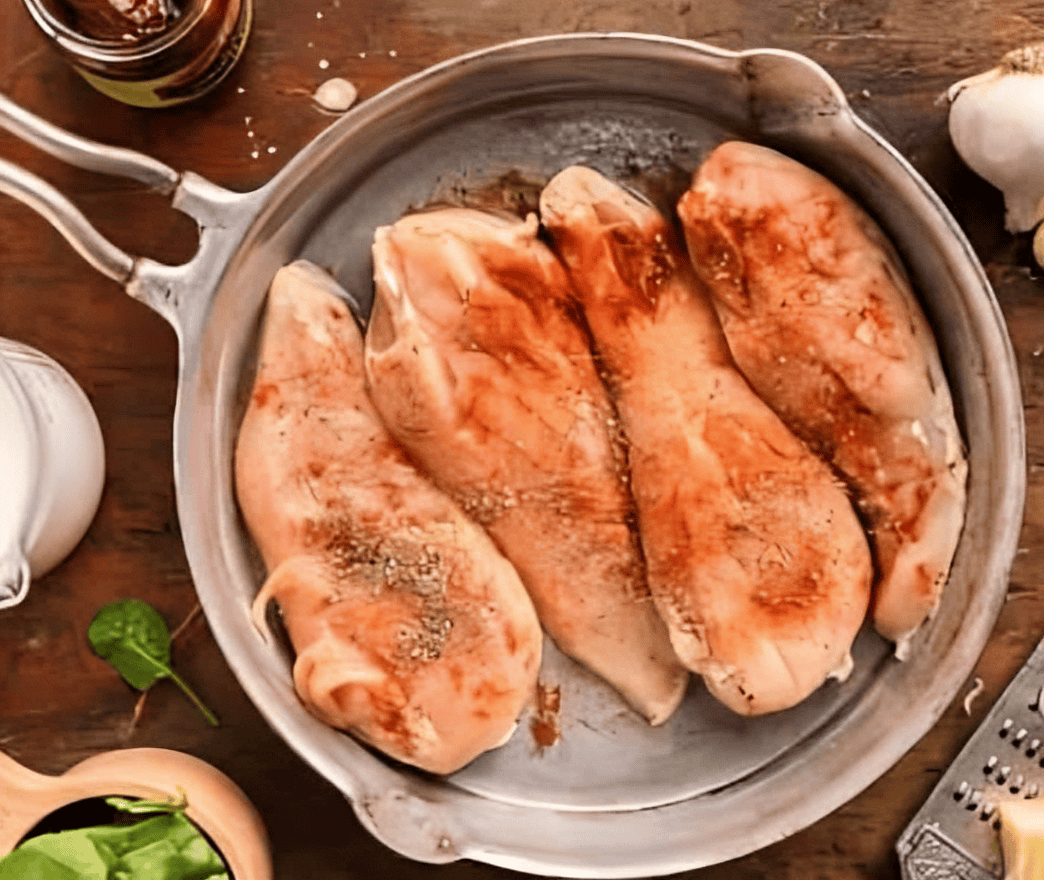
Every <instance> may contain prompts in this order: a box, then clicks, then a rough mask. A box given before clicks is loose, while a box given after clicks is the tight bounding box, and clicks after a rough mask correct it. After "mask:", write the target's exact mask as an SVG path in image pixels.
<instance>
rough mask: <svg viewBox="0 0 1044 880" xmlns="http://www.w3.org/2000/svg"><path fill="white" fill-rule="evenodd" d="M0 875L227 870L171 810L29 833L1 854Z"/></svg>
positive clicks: (111, 877)
mask: <svg viewBox="0 0 1044 880" xmlns="http://www.w3.org/2000/svg"><path fill="white" fill-rule="evenodd" d="M163 806H165V807H169V806H170V804H169V803H168V804H165V805H163ZM0 880H228V872H227V870H226V868H225V865H224V862H222V861H221V857H220V856H219V855H218V854H217V853H216V852H215V851H214V849H213V848H212V847H211V846H210V844H209V843H208V842H207V840H206V838H204V837H203V835H202V834H200V832H199V830H198V829H197V828H196V827H195V826H194V825H193V824H192V823H191V822H190V821H189V820H188V819H186V818H185V816H184V815H183V814H182V813H181V812H176V813H169V814H166V815H161V816H156V817H155V818H152V819H145V820H143V821H140V822H137V823H136V824H134V825H125V826H115V825H101V826H98V827H94V828H79V829H76V830H74V831H62V832H59V833H57V834H43V835H40V836H39V837H33V838H30V839H29V840H27V841H26V842H25V843H23V844H22V845H21V846H19V847H18V848H17V849H16V850H14V852H12V853H10V855H8V856H5V857H4V858H0Z"/></svg>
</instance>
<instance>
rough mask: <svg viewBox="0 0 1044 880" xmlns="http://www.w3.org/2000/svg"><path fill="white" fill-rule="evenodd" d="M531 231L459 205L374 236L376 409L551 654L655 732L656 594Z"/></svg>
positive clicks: (664, 671)
mask: <svg viewBox="0 0 1044 880" xmlns="http://www.w3.org/2000/svg"><path fill="white" fill-rule="evenodd" d="M536 232H537V221H536V218H535V217H531V218H530V220H529V221H528V222H526V223H522V222H521V221H518V220H515V219H510V220H509V219H502V218H499V217H493V216H490V215H486V214H483V213H481V212H478V211H473V210H467V209H461V208H451V209H444V210H440V211H433V212H430V213H425V214H417V215H414V216H409V217H405V218H403V219H402V220H400V221H399V222H397V223H396V224H395V225H394V226H391V227H384V228H381V229H378V230H377V233H376V236H375V240H374V246H373V256H374V269H375V277H376V284H377V298H376V301H375V304H374V309H373V314H372V316H371V319H370V326H369V330H368V331H367V337H366V369H367V375H368V378H369V381H370V385H371V389H372V394H373V399H374V403H375V404H376V406H377V409H378V410H379V411H380V413H381V416H382V417H383V418H384V421H385V424H386V425H387V426H388V429H389V430H390V431H391V433H392V434H393V435H394V436H395V437H396V439H398V440H399V442H400V443H402V445H403V446H404V447H406V449H407V450H408V451H409V453H410V454H411V456H413V458H414V459H415V460H416V461H417V462H419V463H420V464H421V466H422V467H423V468H424V469H425V470H426V471H427V472H428V473H429V474H430V475H431V476H432V477H433V478H434V479H435V481H436V482H437V483H438V484H439V485H440V486H442V487H443V488H444V489H446V491H448V492H449V493H450V494H451V495H452V496H453V497H454V498H455V499H457V500H458V501H459V502H460V503H461V504H462V505H463V506H464V508H465V510H467V511H468V512H469V513H471V514H472V515H473V516H475V517H477V518H478V519H479V521H480V522H481V523H482V524H483V525H484V526H486V528H487V529H488V530H489V532H490V534H491V535H492V536H493V539H494V540H495V541H496V542H497V544H498V545H499V546H500V548H501V550H503V552H504V554H505V555H506V556H507V557H508V558H509V559H510V560H511V561H512V562H513V563H514V565H515V567H516V568H517V569H518V572H519V574H520V575H521V576H522V582H523V583H524V584H525V585H526V587H527V588H528V590H529V593H530V595H531V596H532V597H533V602H534V604H535V605H536V609H537V614H538V616H539V617H540V620H541V622H542V623H543V624H544V628H545V629H546V630H547V632H548V634H549V635H550V636H551V638H552V639H554V641H555V643H556V644H557V646H558V647H559V648H560V649H561V650H562V651H563V652H564V653H566V654H568V655H569V656H571V657H573V658H575V659H576V660H579V661H580V662H581V663H583V664H585V665H586V666H587V667H589V668H590V669H591V670H593V671H594V672H596V673H597V674H599V675H600V676H602V677H603V678H604V679H605V680H606V681H608V682H609V683H610V684H611V685H613V687H615V688H616V689H617V690H618V691H619V692H620V693H621V694H622V695H623V696H624V697H625V698H626V699H627V701H628V702H630V703H631V705H633V706H634V707H635V708H636V709H638V711H640V712H641V713H642V714H644V715H645V716H646V717H647V718H648V719H649V720H650V721H651V722H652V723H653V724H656V723H659V722H662V721H664V720H665V719H666V718H667V717H668V716H669V715H670V714H671V713H672V712H673V711H674V709H675V708H676V707H677V706H678V704H679V702H680V701H681V698H682V696H683V693H684V690H685V686H686V680H687V678H688V673H687V671H686V670H685V669H684V668H683V667H682V666H681V664H680V663H679V662H678V660H677V658H676V657H675V656H674V653H673V652H672V650H671V645H670V642H669V640H668V638H667V632H666V629H665V627H664V625H663V622H662V621H661V620H660V619H659V617H658V615H657V613H656V610H655V608H654V607H653V605H652V602H651V600H650V597H649V591H648V588H647V586H646V584H645V571H644V567H643V563H642V558H641V552H640V549H639V546H638V541H637V537H636V534H635V530H634V527H633V502H632V500H631V498H630V495H629V493H628V489H627V484H626V476H627V471H626V464H625V461H624V455H623V452H622V450H621V448H620V445H619V436H618V428H617V425H616V421H615V417H614V413H613V409H612V407H611V406H610V403H609V400H608V398H607V397H606V394H605V391H604V389H603V388H602V385H601V382H600V381H599V379H598V375H597V373H596V372H595V366H594V362H593V361H592V358H591V353H590V350H589V347H588V344H587V340H586V338H585V336H584V334H583V332H582V330H581V329H580V327H579V325H578V324H577V323H576V322H575V320H574V318H573V316H572V315H571V314H570V313H569V312H568V311H567V309H566V307H565V304H564V303H565V300H566V298H567V297H568V296H569V294H570V287H569V280H568V278H567V277H566V274H565V272H564V270H563V269H562V267H561V265H560V264H559V263H558V261H557V260H556V259H555V257H554V255H553V254H552V253H551V251H550V250H548V248H547V247H546V246H545V245H544V244H543V243H542V242H540V241H539V240H538V239H537V237H536Z"/></svg>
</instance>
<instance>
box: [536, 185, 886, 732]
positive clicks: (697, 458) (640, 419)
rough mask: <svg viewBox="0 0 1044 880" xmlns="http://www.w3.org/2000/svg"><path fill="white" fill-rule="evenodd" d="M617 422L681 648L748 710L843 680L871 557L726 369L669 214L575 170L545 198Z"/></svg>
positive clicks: (811, 464)
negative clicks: (627, 447) (828, 680)
mask: <svg viewBox="0 0 1044 880" xmlns="http://www.w3.org/2000/svg"><path fill="white" fill-rule="evenodd" d="M540 210H541V215H542V218H543V221H544V223H545V225H546V226H547V228H548V230H549V231H550V232H551V235H552V238H553V239H554V246H555V249H556V251H557V253H558V254H559V256H560V257H561V258H562V260H563V261H564V263H565V265H566V266H567V267H568V269H569V272H570V274H571V275H572V278H573V282H574V286H575V288H576V291H577V294H578V296H579V300H580V303H581V304H582V306H583V310H584V315H585V316H586V318H587V323H588V325H589V326H590V329H591V334H592V336H593V337H594V343H595V347H596V348H597V351H598V355H599V357H600V359H601V362H602V363H603V364H604V366H605V370H606V374H607V379H608V383H609V387H610V388H611V389H612V394H613V397H614V399H615V400H616V403H617V407H618V410H619V413H620V419H621V422H622V424H623V430H624V432H625V434H626V435H627V438H628V440H629V442H630V462H631V476H632V484H633V491H634V497H635V499H636V502H637V508H638V521H639V526H640V532H641V540H642V546H643V547H644V548H645V557H646V560H647V563H648V568H649V586H650V588H651V590H652V595H653V598H654V599H655V601H656V606H657V607H658V608H659V610H660V612H661V613H662V615H663V617H664V619H665V620H666V622H667V625H668V628H669V631H670V636H671V640H672V642H673V643H674V647H675V650H676V651H677V653H678V656H679V657H681V659H682V660H683V661H684V662H685V663H686V664H687V665H688V666H689V668H690V669H692V670H693V671H695V672H697V673H699V674H700V675H702V676H703V678H704V680H705V682H706V684H707V687H708V689H709V690H710V691H711V693H712V694H714V695H715V696H716V697H717V698H718V699H719V700H721V701H722V702H723V703H725V704H726V705H727V706H729V707H730V708H732V709H733V710H735V711H737V712H740V713H742V714H745V715H757V714H761V713H765V712H773V711H777V710H780V709H785V708H787V707H790V706H793V705H795V704H796V703H798V702H799V701H801V700H802V699H804V698H805V697H807V696H808V695H809V694H810V693H811V692H812V691H814V690H815V689H816V688H818V687H819V686H820V685H821V684H822V683H823V681H824V680H825V679H826V678H827V677H828V676H829V675H832V674H833V675H836V676H838V677H841V676H843V675H846V674H847V672H848V670H849V669H850V666H851V659H850V653H849V649H850V647H851V644H852V641H853V640H854V638H855V636H856V634H857V632H858V630H859V628H860V625H861V624H862V621H863V619H864V617H865V615H866V610H867V606H868V603H869V593H870V578H871V563H870V553H869V549H868V547H867V543H866V538H865V536H864V534H863V531H862V529H861V527H860V525H859V522H858V520H857V518H856V516H855V513H854V511H853V509H852V506H851V503H850V502H849V500H848V498H847V496H846V495H845V493H844V490H843V488H841V487H839V486H838V485H837V484H836V482H835V480H834V478H833V476H832V474H831V473H830V471H829V470H828V469H827V467H826V466H825V465H824V464H823V463H822V462H821V461H819V459H817V458H816V457H815V456H813V455H812V454H811V452H809V451H808V449H807V448H806V447H805V446H804V444H802V443H801V441H800V440H798V439H797V438H796V437H795V436H794V435H793V434H791V433H790V431H788V430H787V428H786V426H784V425H783V423H782V422H781V421H780V420H779V418H778V417H777V416H776V415H775V414H774V413H773V412H772V411H771V410H770V409H769V408H768V407H767V406H766V405H765V404H764V403H762V401H761V400H759V399H758V397H757V396H756V395H755V394H754V393H753V391H752V390H751V389H750V386H749V385H748V384H747V383H746V381H744V379H743V377H742V376H741V375H740V374H739V372H738V371H737V370H736V368H735V366H734V365H733V363H732V360H731V358H730V356H729V353H728V348H727V346H726V343H725V339H724V336H723V335H722V332H721V328H720V326H719V325H718V321H717V318H716V317H715V315H714V312H713V310H712V308H711V305H710V303H709V301H708V300H707V299H706V294H705V292H704V291H703V289H702V286H701V285H700V284H699V283H698V281H697V280H696V278H695V277H694V276H693V274H692V270H691V269H690V268H689V265H688V261H687V260H686V258H685V255H684V253H683V252H682V251H681V250H680V249H679V248H678V246H677V245H676V244H675V242H674V240H673V237H672V234H671V231H670V229H669V227H668V225H667V223H666V221H665V220H664V218H663V217H662V216H661V215H660V214H659V213H658V212H657V211H656V210H654V209H653V208H651V207H649V206H647V205H646V204H644V203H642V202H640V201H638V200H637V199H636V198H634V197H633V196H631V195H629V194H628V193H626V192H625V191H624V190H623V189H621V188H620V187H619V186H617V185H616V184H614V183H612V182H610V181H608V180H606V179H605V178H604V177H602V176H601V175H599V174H598V173H597V172H595V171H592V170H591V169H588V168H580V167H573V168H568V169H566V170H564V171H562V172H561V173H559V174H558V175H557V176H555V177H554V178H553V179H552V180H551V182H550V183H549V184H548V185H547V187H546V188H545V189H544V191H543V194H542V195H541V198H540Z"/></svg>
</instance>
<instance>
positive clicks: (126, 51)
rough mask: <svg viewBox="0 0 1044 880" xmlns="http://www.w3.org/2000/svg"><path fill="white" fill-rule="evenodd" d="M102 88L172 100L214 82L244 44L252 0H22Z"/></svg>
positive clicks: (149, 103)
mask: <svg viewBox="0 0 1044 880" xmlns="http://www.w3.org/2000/svg"><path fill="white" fill-rule="evenodd" d="M23 2H24V3H25V6H26V8H27V9H28V10H29V13H30V15H32V17H33V20H34V21H35V22H36V24H37V25H38V26H39V28H40V29H41V30H42V31H43V32H44V34H46V35H47V37H49V38H50V40H51V41H52V43H54V45H55V46H56V47H57V49H58V51H59V52H60V53H61V54H62V56H63V57H64V58H65V59H66V60H67V61H68V62H69V63H70V64H71V65H72V66H73V67H74V68H75V69H76V71H77V72H78V73H79V74H80V75H81V76H83V78H84V79H85V80H87V82H88V83H90V84H91V85H92V86H94V88H96V89H97V90H98V91H100V92H103V93H104V94H106V95H108V96H109V97H112V98H115V99H116V100H118V101H123V102H124V103H125V104H133V105H135V106H138V107H166V106H170V105H173V104H180V103H182V102H184V101H188V100H191V99H192V98H196V97H198V96H200V95H202V94H204V93H205V92H207V91H209V90H210V89H212V88H213V87H214V86H216V85H217V84H218V83H219V82H220V81H221V80H222V79H224V77H225V76H226V75H227V74H228V72H229V71H230V70H231V69H232V67H233V65H235V63H236V61H237V60H238V59H239V56H240V55H241V54H242V52H243V47H244V46H245V45H246V40H247V35H248V34H249V33H250V25H251V21H252V19H253V0H23Z"/></svg>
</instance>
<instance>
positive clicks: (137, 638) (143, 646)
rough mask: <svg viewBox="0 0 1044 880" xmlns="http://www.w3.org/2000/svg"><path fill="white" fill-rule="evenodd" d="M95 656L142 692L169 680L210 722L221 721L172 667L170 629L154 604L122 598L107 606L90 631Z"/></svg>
mask: <svg viewBox="0 0 1044 880" xmlns="http://www.w3.org/2000/svg"><path fill="white" fill-rule="evenodd" d="M87 638H88V640H89V641H90V643H91V647H92V648H94V651H95V653H96V654H97V655H98V656H99V657H101V658H102V659H104V660H106V661H108V662H109V663H110V664H111V665H112V666H113V667H114V668H115V669H116V671H117V672H119V674H120V675H121V676H123V680H124V681H126V682H127V684H129V685H130V686H131V687H133V688H137V689H138V690H139V691H144V690H147V689H148V688H150V687H152V685H153V684H155V683H156V682H157V681H158V680H159V679H161V678H169V679H171V680H172V681H173V682H174V683H175V684H176V685H177V686H178V687H180V688H181V689H182V690H183V691H184V692H185V695H186V696H187V697H188V698H189V699H190V700H191V701H192V702H193V703H194V704H195V705H196V707H197V708H198V709H199V711H200V712H202V713H203V717H204V718H206V719H207V721H208V722H209V723H210V724H212V725H214V726H215V727H216V726H217V723H218V720H217V718H216V717H214V713H213V712H211V711H210V710H209V709H208V708H207V707H206V706H204V705H203V703H202V702H201V701H200V699H199V697H197V696H196V695H195V694H194V693H193V692H192V690H191V689H190V688H189V686H188V685H187V684H185V682H184V680H183V679H182V678H181V676H179V675H178V674H177V673H176V672H175V671H174V670H173V669H172V668H171V665H170V630H168V629H167V624H166V623H165V622H164V621H163V618H162V617H161V616H160V615H159V612H158V611H156V609H155V608H153V607H152V606H151V605H149V604H148V603H147V602H142V601H141V600H140V599H122V600H120V601H118V602H112V603H110V604H108V605H105V606H104V607H103V608H102V609H101V610H100V611H99V612H98V613H97V614H96V615H95V616H94V620H92V621H91V625H90V626H89V627H88V628H87Z"/></svg>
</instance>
